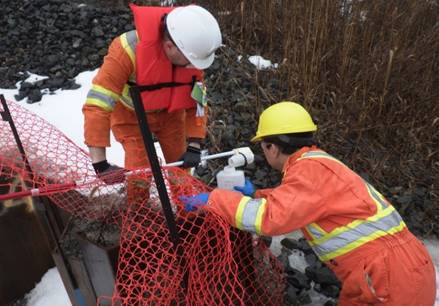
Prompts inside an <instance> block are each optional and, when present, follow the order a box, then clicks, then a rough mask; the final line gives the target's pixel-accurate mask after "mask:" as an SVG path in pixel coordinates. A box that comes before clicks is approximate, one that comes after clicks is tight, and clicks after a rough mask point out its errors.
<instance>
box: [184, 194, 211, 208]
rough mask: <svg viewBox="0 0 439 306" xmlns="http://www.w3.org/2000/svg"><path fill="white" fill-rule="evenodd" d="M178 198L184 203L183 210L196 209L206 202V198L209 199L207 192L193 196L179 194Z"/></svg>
mask: <svg viewBox="0 0 439 306" xmlns="http://www.w3.org/2000/svg"><path fill="white" fill-rule="evenodd" d="M178 198H179V199H180V201H181V202H182V203H183V204H184V210H185V211H195V210H197V209H198V207H200V206H204V205H206V204H207V200H209V193H208V192H203V193H200V194H197V195H194V196H189V197H187V196H180V197H178Z"/></svg>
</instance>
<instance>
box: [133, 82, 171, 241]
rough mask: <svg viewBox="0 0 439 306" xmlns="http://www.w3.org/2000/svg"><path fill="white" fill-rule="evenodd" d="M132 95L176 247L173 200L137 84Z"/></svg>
mask: <svg viewBox="0 0 439 306" xmlns="http://www.w3.org/2000/svg"><path fill="white" fill-rule="evenodd" d="M130 95H131V98H132V100H133V104H134V109H135V111H136V116H137V120H138V122H139V128H140V132H141V134H142V137H143V144H144V145H145V150H146V153H147V155H148V159H149V163H150V165H151V171H152V174H153V176H154V180H155V183H156V186H157V191H158V193H159V198H160V202H161V204H162V209H163V213H164V215H165V219H166V223H167V225H168V229H169V233H170V238H171V241H172V242H173V243H174V247H175V248H176V247H177V245H178V243H179V239H180V237H179V234H178V230H177V225H176V223H175V220H174V214H173V213H172V208H171V202H170V201H169V196H168V192H167V190H166V185H165V181H164V179H163V175H162V170H161V167H160V163H159V159H158V158H157V152H156V150H155V147H154V139H153V138H152V134H151V131H150V129H149V125H148V119H147V118H146V113H145V108H144V107H143V103H142V97H141V95H140V90H139V88H137V86H131V88H130Z"/></svg>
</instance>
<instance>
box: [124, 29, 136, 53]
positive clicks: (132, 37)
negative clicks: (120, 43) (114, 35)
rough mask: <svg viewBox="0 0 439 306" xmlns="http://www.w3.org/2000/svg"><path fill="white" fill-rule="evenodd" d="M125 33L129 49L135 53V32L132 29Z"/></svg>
mask: <svg viewBox="0 0 439 306" xmlns="http://www.w3.org/2000/svg"><path fill="white" fill-rule="evenodd" d="M126 35H127V43H128V46H129V47H130V49H131V51H132V52H134V54H135V53H136V47H137V42H138V39H137V32H136V30H132V31H129V32H127V33H126Z"/></svg>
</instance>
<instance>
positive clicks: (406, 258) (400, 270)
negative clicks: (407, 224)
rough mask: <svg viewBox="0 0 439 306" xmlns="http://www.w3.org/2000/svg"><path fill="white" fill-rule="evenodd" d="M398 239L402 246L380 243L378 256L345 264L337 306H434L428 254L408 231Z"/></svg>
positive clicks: (385, 241) (434, 281) (366, 257)
mask: <svg viewBox="0 0 439 306" xmlns="http://www.w3.org/2000/svg"><path fill="white" fill-rule="evenodd" d="M401 236H403V239H404V240H406V241H405V243H402V244H394V243H391V241H388V240H386V239H381V242H382V247H381V248H379V249H377V252H374V253H368V255H367V256H365V257H364V258H361V259H355V260H349V262H350V263H349V264H347V262H345V263H344V267H343V268H342V269H343V270H344V271H343V272H342V274H343V275H344V279H342V277H339V278H340V279H341V280H342V282H343V288H342V291H341V293H340V298H339V305H340V306H348V305H349V306H360V305H363V306H365V305H383V306H433V305H434V300H435V297H436V274H435V268H434V265H433V262H432V259H431V257H430V254H428V251H427V249H426V247H425V246H424V245H423V244H422V242H420V241H419V240H418V239H416V237H414V236H413V235H412V234H411V233H410V232H409V231H405V233H402V235H401ZM335 272H336V273H337V269H335ZM337 274H340V271H338V273H337Z"/></svg>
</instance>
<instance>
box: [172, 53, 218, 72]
mask: <svg viewBox="0 0 439 306" xmlns="http://www.w3.org/2000/svg"><path fill="white" fill-rule="evenodd" d="M180 51H181V52H182V53H183V55H184V56H185V57H186V59H187V60H188V61H189V62H190V63H191V64H192V65H193V66H194V67H195V68H197V69H199V70H204V69H207V68H209V67H210V65H212V63H213V61H214V60H215V53H212V54H211V55H209V57H208V58H205V59H202V60H197V59H193V58H190V56H188V55H186V54H185V53H184V51H182V50H180Z"/></svg>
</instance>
